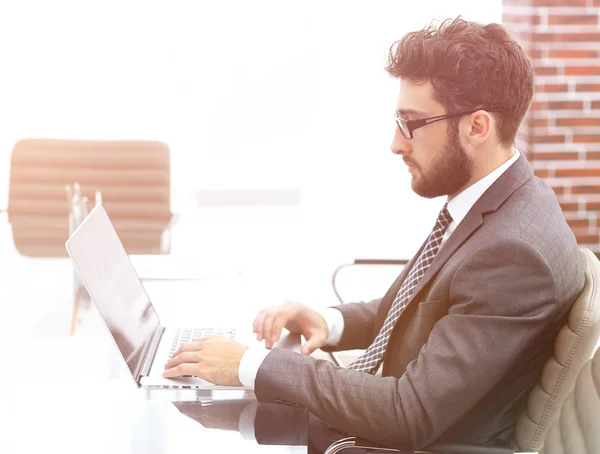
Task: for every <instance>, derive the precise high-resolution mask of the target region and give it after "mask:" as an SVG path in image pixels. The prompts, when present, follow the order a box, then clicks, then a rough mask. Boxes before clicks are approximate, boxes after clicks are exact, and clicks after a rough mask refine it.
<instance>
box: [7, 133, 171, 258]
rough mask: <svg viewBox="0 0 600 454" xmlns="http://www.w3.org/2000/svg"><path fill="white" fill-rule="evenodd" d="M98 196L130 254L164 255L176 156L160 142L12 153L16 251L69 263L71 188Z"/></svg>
mask: <svg viewBox="0 0 600 454" xmlns="http://www.w3.org/2000/svg"><path fill="white" fill-rule="evenodd" d="M75 182H77V183H79V185H80V187H81V192H82V195H83V196H86V197H88V198H89V199H90V201H92V202H93V200H94V193H95V191H100V192H101V193H102V201H103V204H104V205H105V207H106V210H107V212H108V213H109V215H110V216H111V219H113V221H114V223H115V227H116V229H117V231H118V232H119V235H120V237H121V239H122V240H123V244H124V245H125V248H126V249H127V251H128V252H129V253H157V252H164V251H160V247H161V241H162V236H163V231H164V230H165V227H166V226H168V225H169V222H170V221H171V218H172V214H171V209H170V199H171V193H170V186H171V177H170V155H169V148H168V146H167V145H166V144H164V143H162V142H155V141H134V140H127V141H93V140H58V139H25V140H21V141H19V142H18V143H17V144H16V145H15V146H14V148H13V152H12V156H11V167H10V185H9V200H8V219H9V221H10V223H11V226H12V230H13V238H14V242H15V246H16V248H17V250H18V251H19V252H20V253H21V254H23V255H30V256H38V257H39V256H55V257H56V256H66V251H65V248H64V242H65V241H66V240H67V238H68V235H69V230H68V205H67V199H66V194H65V186H66V185H68V184H71V185H72V184H73V183H75Z"/></svg>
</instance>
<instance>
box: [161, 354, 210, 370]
mask: <svg viewBox="0 0 600 454" xmlns="http://www.w3.org/2000/svg"><path fill="white" fill-rule="evenodd" d="M200 359H201V354H200V353H199V352H197V351H196V352H184V353H181V354H179V355H176V356H173V358H171V359H170V360H169V361H168V362H167V364H165V369H171V368H172V367H175V366H178V365H179V364H182V363H198V361H200Z"/></svg>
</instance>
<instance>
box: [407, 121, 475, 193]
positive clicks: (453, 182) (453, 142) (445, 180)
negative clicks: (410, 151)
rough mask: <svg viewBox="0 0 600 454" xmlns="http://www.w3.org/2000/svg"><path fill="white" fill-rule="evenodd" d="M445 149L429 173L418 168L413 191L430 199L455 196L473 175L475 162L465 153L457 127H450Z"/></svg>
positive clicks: (434, 161) (435, 160)
mask: <svg viewBox="0 0 600 454" xmlns="http://www.w3.org/2000/svg"><path fill="white" fill-rule="evenodd" d="M449 126H450V127H449V128H448V138H447V140H446V144H445V145H444V149H443V150H442V152H441V153H440V154H438V156H437V157H436V158H435V159H434V160H433V162H432V163H431V168H430V169H429V170H428V171H427V173H426V174H425V173H423V172H422V171H421V169H420V168H417V169H416V170H417V171H418V175H417V176H418V177H419V178H418V179H417V178H415V177H413V180H412V184H411V186H412V189H413V191H415V192H416V193H417V194H419V195H420V196H421V197H426V198H428V199H431V198H434V197H439V196H441V195H449V194H455V193H457V192H458V191H459V190H460V189H462V188H463V187H464V186H465V185H466V184H467V183H468V182H469V180H470V179H471V176H472V175H473V161H472V160H471V158H470V157H469V156H468V155H467V154H466V153H465V151H464V150H463V148H462V146H461V145H460V141H459V139H458V127H457V125H449Z"/></svg>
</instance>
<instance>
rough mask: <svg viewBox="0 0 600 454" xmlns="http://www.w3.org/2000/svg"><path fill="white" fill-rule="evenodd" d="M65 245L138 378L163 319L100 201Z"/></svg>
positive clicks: (124, 356) (129, 365)
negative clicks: (152, 339)
mask: <svg viewBox="0 0 600 454" xmlns="http://www.w3.org/2000/svg"><path fill="white" fill-rule="evenodd" d="M66 248H67V251H68V252H69V255H70V256H71V258H72V259H73V262H74V263H75V266H76V267H77V269H78V271H79V274H80V275H81V278H82V280H83V282H84V283H85V285H86V287H87V289H88V292H89V294H90V296H91V297H92V299H93V300H94V302H95V303H96V306H97V307H98V310H99V312H100V314H101V315H102V318H103V319H104V322H105V323H106V326H107V327H108V329H109V330H110V333H111V335H112V337H113V339H114V340H115V342H116V343H117V346H118V347H119V350H120V351H121V354H122V355H123V358H124V359H125V362H126V363H127V366H128V367H129V370H130V371H131V374H132V375H133V377H134V379H135V378H136V377H137V374H138V372H139V371H140V369H141V367H142V364H143V360H144V358H143V355H144V354H145V352H146V347H147V346H148V343H149V342H150V340H151V338H152V335H153V334H154V332H155V330H156V329H157V328H158V327H159V325H160V322H159V320H158V315H157V314H156V311H155V310H154V307H153V306H152V304H151V303H150V299H149V298H148V295H147V294H146V291H145V289H144V287H143V285H142V283H141V281H140V279H139V277H138V275H137V273H136V272H135V269H134V268H133V265H132V264H131V261H130V260H129V256H128V255H127V252H126V251H125V248H124V247H123V244H122V243H121V240H120V239H119V236H118V235H117V232H116V230H115V228H114V226H113V224H112V222H111V220H110V218H109V217H108V214H107V213H106V210H105V209H104V207H103V206H102V205H97V206H96V207H94V209H93V210H92V211H91V212H90V214H89V215H88V216H87V217H86V218H85V219H84V221H83V222H82V223H81V225H80V226H79V227H78V228H77V230H75V232H74V233H73V234H72V235H71V237H70V238H69V239H68V240H67V242H66Z"/></svg>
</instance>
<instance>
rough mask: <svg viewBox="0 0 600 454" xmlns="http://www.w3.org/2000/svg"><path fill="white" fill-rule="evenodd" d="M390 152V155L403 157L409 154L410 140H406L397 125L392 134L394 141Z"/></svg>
mask: <svg viewBox="0 0 600 454" xmlns="http://www.w3.org/2000/svg"><path fill="white" fill-rule="evenodd" d="M391 150H392V153H394V154H399V155H404V154H406V153H410V152H411V147H410V140H406V138H405V137H404V136H403V135H402V133H401V132H400V128H398V126H397V125H396V130H395V132H394V140H393V141H392V146H391Z"/></svg>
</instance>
